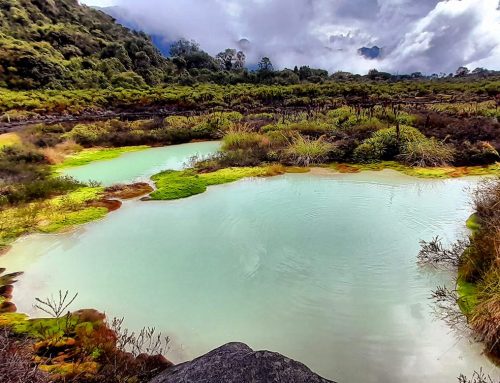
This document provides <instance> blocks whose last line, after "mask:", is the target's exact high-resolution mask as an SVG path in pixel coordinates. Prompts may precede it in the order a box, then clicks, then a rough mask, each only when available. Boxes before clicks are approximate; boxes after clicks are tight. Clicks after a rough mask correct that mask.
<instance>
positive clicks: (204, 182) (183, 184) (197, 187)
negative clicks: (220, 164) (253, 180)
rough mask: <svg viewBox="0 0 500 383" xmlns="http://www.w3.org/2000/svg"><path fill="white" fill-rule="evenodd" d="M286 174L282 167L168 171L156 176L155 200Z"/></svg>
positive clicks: (152, 195) (153, 197) (199, 192)
mask: <svg viewBox="0 0 500 383" xmlns="http://www.w3.org/2000/svg"><path fill="white" fill-rule="evenodd" d="M285 172H286V168H285V167H284V166H281V165H271V166H263V167H242V168H226V169H221V170H217V171H215V172H211V173H203V174H197V173H196V172H195V171H194V170H183V171H175V170H167V171H164V172H161V173H159V174H156V175H154V176H153V177H151V179H152V180H153V181H154V182H155V184H156V187H157V190H156V191H154V192H153V193H151V195H150V197H151V199H153V200H174V199H180V198H187V197H191V196H193V195H196V194H201V193H204V192H205V191H206V190H207V187H208V186H212V185H221V184H225V183H230V182H235V181H238V180H241V179H243V178H249V177H270V176H275V175H279V174H283V173H285Z"/></svg>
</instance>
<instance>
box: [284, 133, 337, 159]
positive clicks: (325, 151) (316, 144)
mask: <svg viewBox="0 0 500 383" xmlns="http://www.w3.org/2000/svg"><path fill="white" fill-rule="evenodd" d="M332 149H333V147H332V145H331V144H330V143H328V142H325V141H323V140H322V139H319V140H308V139H306V138H304V137H302V136H299V137H298V138H297V139H295V141H294V142H293V144H292V145H290V147H289V148H288V149H287V150H286V152H285V156H286V157H287V158H288V160H289V161H290V162H291V163H292V164H294V165H298V166H309V165H311V164H319V163H322V162H324V161H325V160H326V159H327V158H328V156H329V154H330V152H331V151H332Z"/></svg>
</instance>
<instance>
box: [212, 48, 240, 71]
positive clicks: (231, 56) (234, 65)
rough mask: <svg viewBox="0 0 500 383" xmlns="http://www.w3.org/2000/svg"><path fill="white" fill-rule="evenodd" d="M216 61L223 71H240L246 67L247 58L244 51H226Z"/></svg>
mask: <svg viewBox="0 0 500 383" xmlns="http://www.w3.org/2000/svg"><path fill="white" fill-rule="evenodd" d="M215 59H216V60H217V62H218V63H219V66H220V68H221V69H223V70H227V71H230V70H239V69H243V67H244V66H245V59H246V56H245V54H244V53H243V52H242V51H238V52H237V51H236V49H230V48H228V49H226V50H225V51H223V52H220V53H218V54H217V56H215Z"/></svg>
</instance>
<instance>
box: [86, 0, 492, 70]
mask: <svg viewBox="0 0 500 383" xmlns="http://www.w3.org/2000/svg"><path fill="white" fill-rule="evenodd" d="M88 1H90V0H88ZM92 1H96V0H92ZM98 1H99V0H98ZM100 1H104V0H100ZM114 2H115V4H116V5H117V6H120V7H122V8H124V9H126V10H127V12H128V14H129V15H130V17H131V18H132V21H134V22H135V23H137V24H138V25H140V26H141V27H142V28H143V29H144V30H145V31H146V32H149V33H152V34H160V35H163V36H165V37H166V38H167V39H169V40H176V39H178V38H181V37H185V38H189V39H194V40H196V41H198V42H199V43H200V44H201V46H202V47H203V48H204V49H205V50H207V51H208V52H209V53H211V54H216V53H217V52H219V51H221V50H223V49H225V48H227V47H237V46H238V41H239V40H240V39H242V38H246V39H248V40H249V41H250V45H249V48H248V51H247V52H246V53H247V56H248V58H249V60H250V61H252V62H256V61H257V60H258V59H259V58H260V57H262V56H268V57H270V58H271V59H272V61H273V63H274V64H275V66H276V67H280V68H283V67H293V66H294V65H310V66H314V67H322V68H325V69H328V70H329V71H331V72H333V71H337V70H347V71H351V72H357V73H366V72H367V71H368V70H369V69H371V68H377V69H379V70H386V71H391V72H399V73H408V72H412V71H422V72H425V73H433V72H436V73H437V72H450V71H454V70H455V69H456V68H457V67H459V66H461V65H468V66H471V67H474V66H479V65H482V66H486V67H489V68H490V69H500V11H499V10H498V5H499V4H498V0H441V1H440V0H419V1H415V0H358V1H352V0H245V1H241V0H182V1H179V0H141V1H137V0H114ZM372 45H377V46H379V47H382V48H383V52H384V54H383V56H382V57H381V58H380V59H378V60H369V59H365V58H363V57H361V56H360V55H359V54H358V53H357V50H358V49H359V48H360V47H362V46H372Z"/></svg>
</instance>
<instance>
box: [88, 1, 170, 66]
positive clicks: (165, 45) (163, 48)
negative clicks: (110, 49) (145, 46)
mask: <svg viewBox="0 0 500 383" xmlns="http://www.w3.org/2000/svg"><path fill="white" fill-rule="evenodd" d="M93 8H94V9H98V10H100V11H102V12H104V13H105V14H107V15H109V16H111V17H113V18H114V19H115V20H116V22H117V23H119V24H121V25H123V26H124V27H126V28H128V29H131V30H134V31H138V32H140V31H144V29H143V28H142V27H141V26H140V25H138V24H137V23H136V22H134V21H133V18H132V16H131V15H130V13H129V12H127V10H126V9H125V8H122V7H119V6H116V5H114V6H110V7H93ZM148 34H149V33H148ZM149 35H150V36H151V41H152V42H153V44H154V46H155V47H156V48H158V50H159V51H160V52H161V53H162V54H163V55H164V56H165V57H169V56H170V47H171V45H172V44H173V43H174V42H175V41H169V40H168V38H167V37H166V36H161V35H157V34H149Z"/></svg>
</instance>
